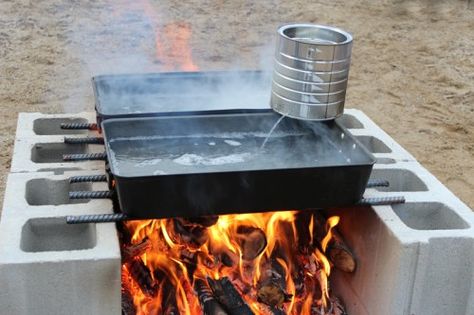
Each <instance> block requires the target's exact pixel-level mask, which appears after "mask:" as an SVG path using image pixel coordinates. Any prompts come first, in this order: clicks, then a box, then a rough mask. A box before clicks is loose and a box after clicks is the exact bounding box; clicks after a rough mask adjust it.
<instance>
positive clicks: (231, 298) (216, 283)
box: [207, 277, 253, 315]
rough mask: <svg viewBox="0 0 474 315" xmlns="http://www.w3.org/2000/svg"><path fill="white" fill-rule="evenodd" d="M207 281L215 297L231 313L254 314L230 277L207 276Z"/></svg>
mask: <svg viewBox="0 0 474 315" xmlns="http://www.w3.org/2000/svg"><path fill="white" fill-rule="evenodd" d="M207 282H208V284H209V286H210V288H211V290H212V293H213V295H214V297H215V298H216V299H217V300H218V301H219V303H220V304H221V305H222V306H224V308H225V310H226V311H227V312H228V313H229V314H230V315H253V312H252V310H251V309H250V307H249V306H248V305H247V304H246V303H245V301H244V300H243V298H242V297H241V296H240V294H239V292H238V291H237V289H236V288H235V287H234V285H233V284H232V282H230V280H229V278H227V277H224V278H222V279H218V280H214V279H211V278H207Z"/></svg>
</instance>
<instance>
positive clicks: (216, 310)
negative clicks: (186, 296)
mask: <svg viewBox="0 0 474 315" xmlns="http://www.w3.org/2000/svg"><path fill="white" fill-rule="evenodd" d="M194 290H195V291H196V293H197V296H198V298H199V303H200V304H201V307H202V310H203V312H204V315H228V313H227V312H226V311H225V310H224V308H223V307H222V305H221V304H220V303H219V302H218V301H217V300H216V298H214V295H213V293H212V290H211V288H210V287H209V285H208V284H207V282H206V281H204V280H202V279H196V280H195V281H194Z"/></svg>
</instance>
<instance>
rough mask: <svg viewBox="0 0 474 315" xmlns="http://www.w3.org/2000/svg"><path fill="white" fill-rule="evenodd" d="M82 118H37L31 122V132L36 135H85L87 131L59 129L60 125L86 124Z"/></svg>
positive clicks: (85, 120)
mask: <svg viewBox="0 0 474 315" xmlns="http://www.w3.org/2000/svg"><path fill="white" fill-rule="evenodd" d="M87 122H88V120H87V119H84V118H38V119H35V121H33V131H34V132H35V133H36V134H37V135H70V134H86V133H87V130H80V129H79V130H69V129H61V124H62V123H67V124H69V123H87Z"/></svg>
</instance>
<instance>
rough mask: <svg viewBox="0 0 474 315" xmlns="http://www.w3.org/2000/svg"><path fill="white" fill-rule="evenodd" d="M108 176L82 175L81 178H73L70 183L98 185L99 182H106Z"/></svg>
mask: <svg viewBox="0 0 474 315" xmlns="http://www.w3.org/2000/svg"><path fill="white" fill-rule="evenodd" d="M106 181H107V176H105V175H81V176H71V177H70V178H69V183H71V184H72V183H97V182H106Z"/></svg>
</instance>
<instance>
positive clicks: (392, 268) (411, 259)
mask: <svg viewBox="0 0 474 315" xmlns="http://www.w3.org/2000/svg"><path fill="white" fill-rule="evenodd" d="M372 177H373V178H385V179H388V180H389V181H390V183H391V187H389V188H377V189H368V190H367V191H366V192H365V197H382V196H395V195H403V196H405V198H406V203H405V204H400V205H392V206H376V207H365V208H348V209H339V210H333V211H332V212H331V215H333V214H335V215H339V216H341V221H340V226H339V230H340V231H341V232H342V234H343V235H344V237H345V238H346V241H347V243H348V244H349V246H350V247H351V248H352V249H353V250H354V252H355V255H356V256H357V258H358V261H359V264H358V269H357V271H356V272H355V273H354V274H353V275H350V274H343V273H338V272H337V271H336V272H335V273H334V275H333V282H334V287H333V288H334V290H335V291H336V292H338V293H339V294H340V295H341V297H342V299H343V301H345V302H346V304H347V309H348V311H349V314H370V315H372V314H397V315H398V314H400V315H411V314H434V315H437V314H440V315H441V314H474V309H473V301H474V290H473V288H472V287H471V284H472V283H473V281H474V262H473V261H474V251H473V248H474V213H473V212H472V210H471V209H469V207H467V206H466V205H465V204H464V203H463V202H461V201H460V200H459V199H458V198H457V197H456V196H454V194H452V193H451V192H450V191H449V190H448V189H447V188H446V187H445V186H444V185H442V183H440V182H439V181H438V180H437V179H436V178H435V177H434V176H433V175H432V174H430V173H429V172H428V171H427V170H426V169H425V168H423V167H422V166H421V165H420V164H419V163H417V162H398V163H395V164H389V165H384V164H376V165H375V167H374V171H373V173H372Z"/></svg>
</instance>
